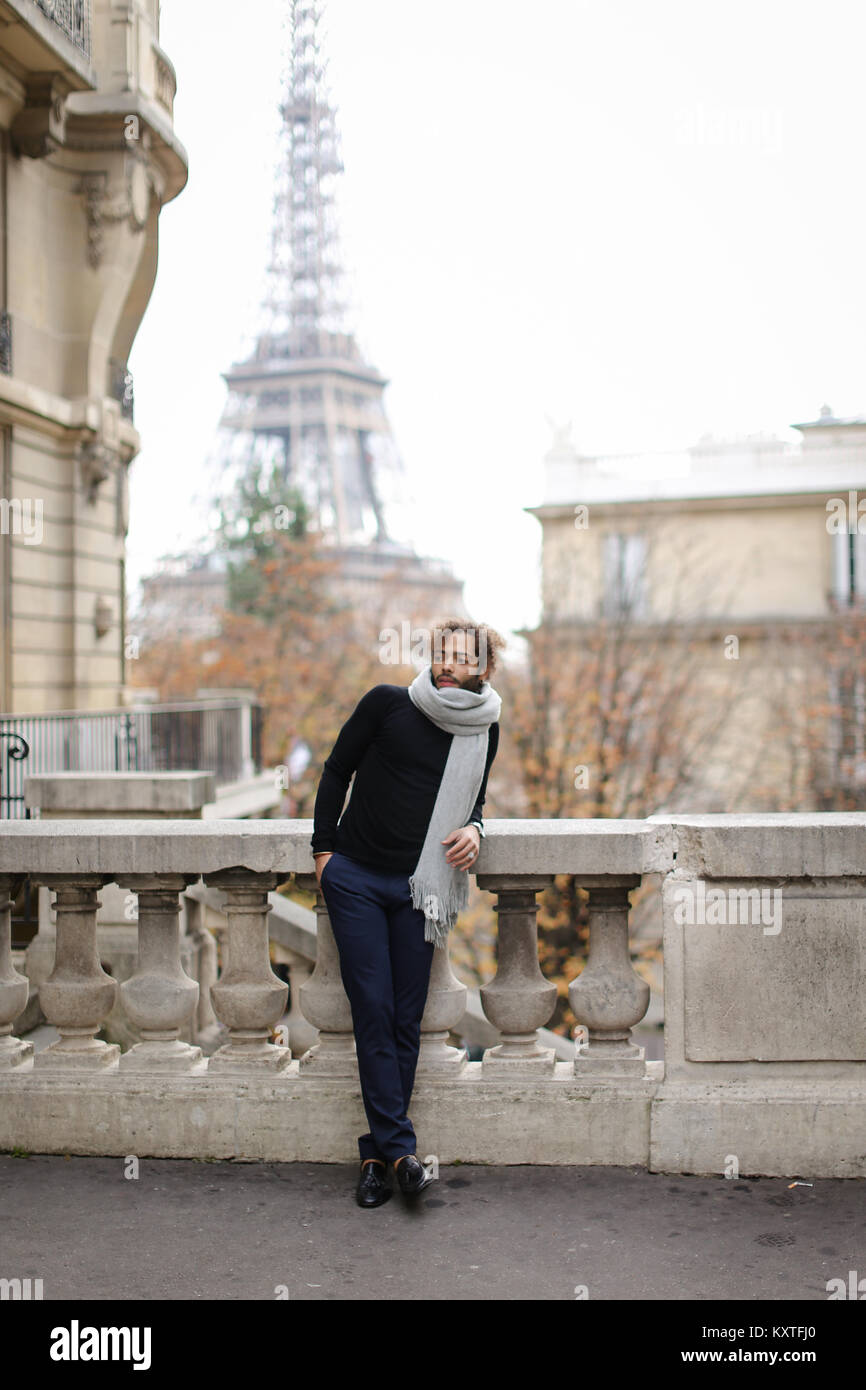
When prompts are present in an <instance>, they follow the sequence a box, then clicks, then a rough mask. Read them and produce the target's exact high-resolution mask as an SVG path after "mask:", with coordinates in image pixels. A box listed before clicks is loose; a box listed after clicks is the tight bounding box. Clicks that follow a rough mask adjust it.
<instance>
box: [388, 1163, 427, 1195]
mask: <svg viewBox="0 0 866 1390" xmlns="http://www.w3.org/2000/svg"><path fill="white" fill-rule="evenodd" d="M394 1171H395V1173H396V1174H397V1181H398V1183H399V1184H400V1191H401V1192H402V1193H403V1195H404V1196H405V1197H416V1196H417V1195H418V1193H419V1192H423V1191H424V1188H425V1187H429V1186H430V1184H431V1182H435V1181H436V1179H435V1178H434V1177H432V1176H431V1174H430V1173H428V1172H427V1169H426V1168H425V1167H424V1164H423V1163H421V1162H420V1161H419V1159H418V1158H416V1156H415V1154H408V1155H407V1156H406V1158H401V1159H400V1162H399V1163H398V1164H397V1167H396V1168H395V1169H394Z"/></svg>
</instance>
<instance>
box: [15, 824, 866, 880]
mask: <svg viewBox="0 0 866 1390" xmlns="http://www.w3.org/2000/svg"><path fill="white" fill-rule="evenodd" d="M312 829H313V823H312V821H310V820H267V821H243V820H209V821H195V820H87V819H82V820H51V821H47V820H46V821H38V820H29V821H26V820H25V821H7V822H5V823H3V824H2V827H0V873H2V874H21V873H29V874H32V875H36V876H38V875H39V874H62V873H72V874H86V873H90V874H103V875H106V876H109V877H110V876H113V875H116V874H166V873H175V874H192V875H195V876H198V875H200V874H208V873H216V872H217V871H219V870H221V869H232V868H242V869H247V870H249V871H251V872H255V873H273V874H276V875H277V876H278V879H279V878H288V876H289V875H290V874H293V873H312V872H313V869H314V863H313V857H312V853H311V850H310V838H311V835H312ZM485 829H486V832H487V835H486V838H485V839H484V840H482V842H481V853H480V855H479V859H478V864H477V866H476V869H475V872H476V873H477V874H479V875H488V876H491V875H503V876H504V875H510V874H529V875H547V874H554V873H559V874H565V873H572V874H576V875H581V874H582V875H586V876H587V877H588V876H591V875H592V876H604V875H633V874H642V873H666V872H669V871H670V870H672V869H678V870H679V869H682V870H686V871H688V872H690V873H692V874H693V875H695V876H700V875H707V876H708V877H732V878H766V877H777V876H784V877H789V878H802V877H811V876H815V877H819V876H827V877H834V876H838V875H848V876H857V877H866V815H864V814H854V813H852V814H842V813H840V814H832V813H828V814H824V815H779V816H773V815H766V816H760V815H756V816H671V817H665V816H657V817H651V818H650V819H649V820H645V821H638V820H632V821H628V820H622V821H617V820H490V821H487V822H486V824H485Z"/></svg>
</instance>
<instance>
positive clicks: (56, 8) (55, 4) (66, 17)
mask: <svg viewBox="0 0 866 1390" xmlns="http://www.w3.org/2000/svg"><path fill="white" fill-rule="evenodd" d="M36 4H37V6H38V7H39V9H40V10H41V11H42V13H43V14H44V15H47V17H48V18H49V19H50V20H51V22H52V23H53V24H56V25H57V28H58V29H60V30H61V31H62V33H64V34H65V35H66V37H67V38H68V39H69V41H70V43H73V44H74V45H75V47H76V48H78V49H80V50H81V52H82V53H83V54H84V55H85V57H86V58H87V59H88V61H89V60H90V0H36Z"/></svg>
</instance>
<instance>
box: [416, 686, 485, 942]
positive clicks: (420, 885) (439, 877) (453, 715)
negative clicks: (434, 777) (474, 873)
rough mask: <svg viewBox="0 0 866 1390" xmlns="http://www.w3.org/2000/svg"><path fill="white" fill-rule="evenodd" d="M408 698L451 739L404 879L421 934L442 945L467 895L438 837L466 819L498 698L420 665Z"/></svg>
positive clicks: (464, 879) (462, 874) (461, 873)
mask: <svg viewBox="0 0 866 1390" xmlns="http://www.w3.org/2000/svg"><path fill="white" fill-rule="evenodd" d="M409 699H410V700H411V701H412V703H413V704H414V705H416V706H417V708H418V709H419V710H420V711H421V713H422V714H426V716H427V718H428V719H430V720H432V722H433V723H434V724H436V725H437V726H438V728H440V729H444V730H445V732H446V733H447V734H456V735H457V737H456V738H453V739H452V740H451V747H450V749H449V751H448V758H447V761H446V763H445V770H444V772H443V773H442V781H441V783H440V784H439V791H438V792H437V794H436V803H435V805H434V807H433V814H432V815H431V817H430V824H429V825H428V827H427V836H426V839H425V840H424V845H423V847H422V849H421V856H420V858H419V860H418V863H417V864H416V865H415V872H414V873H413V874H412V876H411V877H410V879H409V887H410V889H411V890H412V904H413V906H414V907H416V908H421V909H423V912H424V940H425V941H432V942H434V944H435V945H436V946H439V947H444V946H446V945H447V942H448V933H449V931H450V930H451V928H452V927H453V925H454V923H455V921H456V920H457V914H458V912H460V911H461V909H462V908H464V907H465V906H466V904H467V902H468V901H469V875H468V873H467V871H466V870H465V869H458V868H455V866H454V865H452V864H449V863H448V861H447V860H446V858H445V855H446V853H447V850H448V849H449V848H450V846H447V845H443V844H442V841H443V840H444V839H445V837H446V836H447V835H450V833H451V831H452V830H457V829H458V828H459V827H460V826H463V825H465V824H466V822H467V820H468V819H469V816H470V814H471V813H472V808H473V807H474V805H475V801H476V798H477V796H478V793H479V791H480V790H481V783H482V781H483V780H484V764H485V763H486V761H487V731H488V729H489V727H490V725H491V724H495V722H496V720H497V719H498V718H499V711H500V709H501V708H502V700H501V699H500V697H499V695H497V693H496V691H495V690H494V689H493V687H492V686H491V685H490V684H489V682H488V681H483V682H482V685H481V689H480V690H479V691H474V690H463V689H462V687H454V686H452V687H450V688H448V687H446V688H445V689H444V690H439V689H437V687H436V686H435V685H434V684H433V681H432V679H431V668H430V666H429V665H427V666H425V667H424V669H423V670H422V671H420V672H419V673H418V675H417V676H416V677H415V679H414V680H413V682H412V684H411V685H410V686H409Z"/></svg>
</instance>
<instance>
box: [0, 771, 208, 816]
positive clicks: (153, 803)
mask: <svg viewBox="0 0 866 1390" xmlns="http://www.w3.org/2000/svg"><path fill="white" fill-rule="evenodd" d="M216 795H217V786H216V778H215V776H214V774H213V773H212V772H182V771H181V772H41V773H39V772H37V773H33V774H31V775H30V776H28V777H27V779H26V780H25V783H24V799H25V803H26V805H28V806H38V807H39V808H40V810H42V811H71V812H77V813H78V814H79V815H82V816H84V815H88V816H89V815H91V814H93V813H94V812H96V813H98V812H100V811H103V812H128V811H129V809H130V808H132V810H133V811H138V812H141V813H142V814H145V813H147V812H150V811H153V812H156V813H159V814H161V815H166V814H170V813H171V812H172V811H194V810H199V809H200V808H201V807H202V806H203V805H204V803H205V802H207V801H213V800H214V799H215V797H216Z"/></svg>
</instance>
